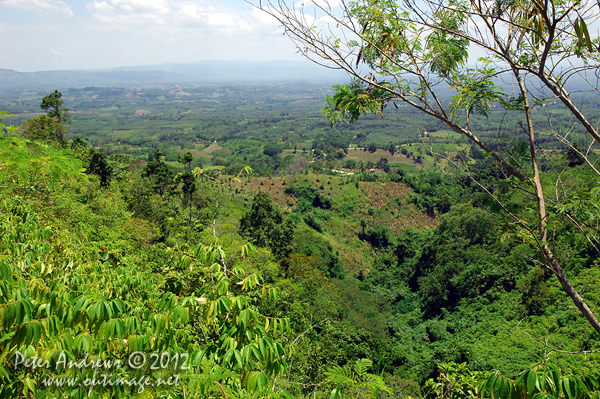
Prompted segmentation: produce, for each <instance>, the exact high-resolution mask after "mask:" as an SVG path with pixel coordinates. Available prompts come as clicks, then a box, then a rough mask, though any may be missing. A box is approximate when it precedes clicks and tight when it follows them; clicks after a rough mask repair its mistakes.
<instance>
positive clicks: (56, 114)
mask: <svg viewBox="0 0 600 399" xmlns="http://www.w3.org/2000/svg"><path fill="white" fill-rule="evenodd" d="M61 97H62V93H60V92H59V91H58V90H54V93H50V94H48V95H47V96H45V97H44V98H43V99H42V103H41V104H40V108H42V109H43V110H44V111H46V113H47V115H48V117H50V118H54V119H56V121H57V122H58V123H60V124H63V125H64V124H67V123H73V121H72V120H71V115H69V114H68V113H67V112H69V108H65V107H63V106H62V105H63V104H64V101H63V100H62V99H61Z"/></svg>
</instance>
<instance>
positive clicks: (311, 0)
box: [294, 0, 343, 10]
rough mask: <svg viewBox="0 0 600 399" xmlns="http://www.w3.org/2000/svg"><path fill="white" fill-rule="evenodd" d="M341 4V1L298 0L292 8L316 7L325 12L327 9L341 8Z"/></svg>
mask: <svg viewBox="0 0 600 399" xmlns="http://www.w3.org/2000/svg"><path fill="white" fill-rule="evenodd" d="M342 4H343V2H342V0H300V1H299V2H297V3H295V4H294V7H296V8H302V7H304V8H308V7H314V6H316V7H318V8H323V9H325V10H327V9H329V8H336V7H341V6H342Z"/></svg>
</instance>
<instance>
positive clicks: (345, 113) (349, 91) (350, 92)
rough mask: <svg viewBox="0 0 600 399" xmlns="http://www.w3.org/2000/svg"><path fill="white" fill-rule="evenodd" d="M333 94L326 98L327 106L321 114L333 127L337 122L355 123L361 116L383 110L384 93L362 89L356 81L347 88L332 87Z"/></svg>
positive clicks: (367, 88) (371, 88)
mask: <svg viewBox="0 0 600 399" xmlns="http://www.w3.org/2000/svg"><path fill="white" fill-rule="evenodd" d="M333 88H334V89H335V91H336V92H335V94H334V96H333V97H330V96H327V104H326V105H325V107H323V110H322V111H321V113H322V114H323V115H325V116H327V118H328V119H329V123H331V125H334V124H335V123H337V122H350V123H353V122H356V121H357V120H358V118H359V117H360V116H361V115H363V114H372V113H376V112H381V111H382V110H383V105H382V104H383V101H384V97H385V96H386V94H385V92H383V91H382V90H381V89H378V88H376V87H364V86H362V85H361V84H360V83H358V82H357V81H354V82H353V83H352V84H350V85H348V86H342V85H334V86H333Z"/></svg>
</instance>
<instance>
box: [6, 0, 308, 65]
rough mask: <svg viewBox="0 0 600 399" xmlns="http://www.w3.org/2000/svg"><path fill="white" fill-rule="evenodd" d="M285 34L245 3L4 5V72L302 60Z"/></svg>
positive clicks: (166, 0)
mask: <svg viewBox="0 0 600 399" xmlns="http://www.w3.org/2000/svg"><path fill="white" fill-rule="evenodd" d="M282 33H283V30H282V28H280V27H279V26H278V23H277V22H276V21H274V20H273V19H272V18H271V17H269V16H268V15H266V14H265V13H263V12H262V11H259V10H257V9H255V8H253V7H252V6H251V5H249V4H247V3H246V2H244V0H212V1H205V0H64V1H59V0H0V68H3V69H13V70H16V71H19V72H33V71H48V70H68V69H95V68H111V67H119V66H135V65H154V64H162V63H164V62H197V61H203V60H242V59H243V60H248V61H269V60H298V61H299V60H302V58H301V56H300V55H297V54H296V49H295V47H294V45H293V44H292V43H291V41H290V40H289V39H288V38H287V37H285V36H283V35H282Z"/></svg>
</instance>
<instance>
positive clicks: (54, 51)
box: [50, 50, 60, 55]
mask: <svg viewBox="0 0 600 399" xmlns="http://www.w3.org/2000/svg"><path fill="white" fill-rule="evenodd" d="M50 52H51V53H52V54H54V55H60V51H57V50H50Z"/></svg>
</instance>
